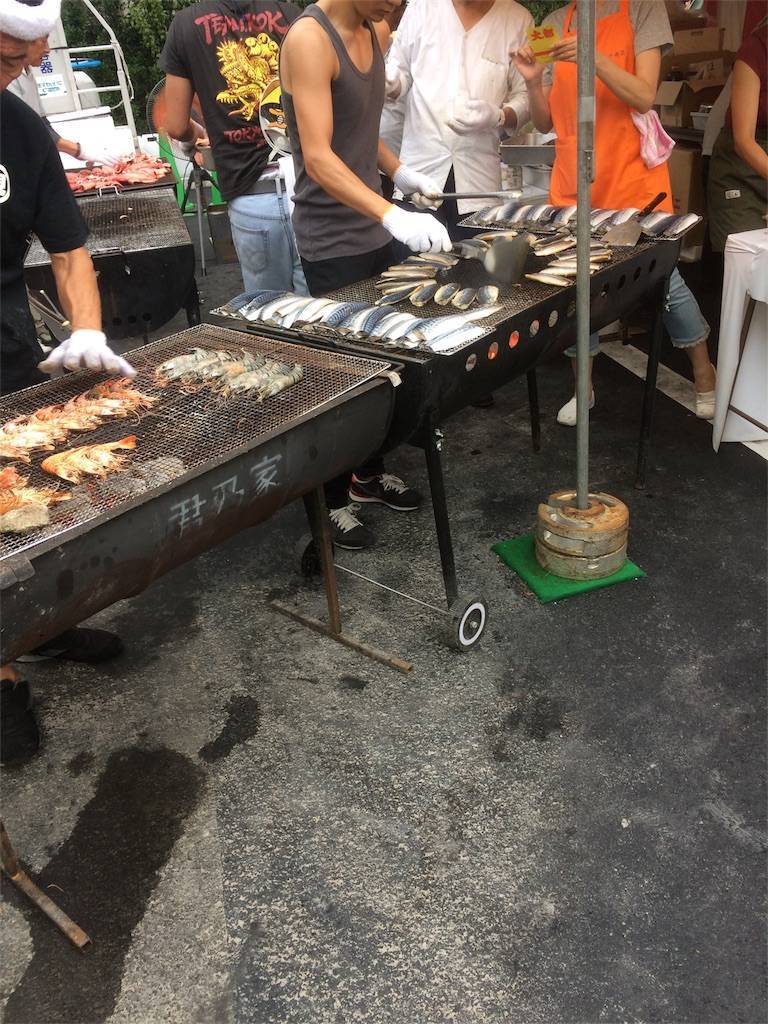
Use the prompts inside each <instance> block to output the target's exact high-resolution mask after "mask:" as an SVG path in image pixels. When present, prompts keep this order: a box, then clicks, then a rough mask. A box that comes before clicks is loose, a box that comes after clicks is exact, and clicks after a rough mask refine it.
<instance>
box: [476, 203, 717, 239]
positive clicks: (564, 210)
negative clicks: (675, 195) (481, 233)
mask: <svg viewBox="0 0 768 1024" xmlns="http://www.w3.org/2000/svg"><path fill="white" fill-rule="evenodd" d="M639 212H640V211H639V209H635V208H634V207H629V208H626V209H624V210H602V209H598V210H593V211H592V215H591V217H590V226H591V228H592V232H593V233H594V234H602V233H603V232H605V231H607V230H608V229H609V228H612V227H615V226H616V225H617V224H623V223H624V222H625V221H628V220H629V219H630V218H631V217H634V216H635V215H636V214H637V213H639ZM701 220H702V218H701V217H700V216H699V215H698V214H695V213H686V214H683V215H680V214H675V213H658V212H657V213H649V214H648V216H647V217H643V219H642V220H641V221H640V228H641V230H642V232H643V234H644V235H647V236H648V237H649V238H671V239H676V238H680V237H681V236H682V235H684V234H685V233H686V232H687V231H690V230H691V228H694V227H696V225H697V224H699V223H700V222H701ZM464 223H466V224H470V223H471V224H472V225H474V226H476V227H491V226H497V227H500V228H504V227H509V228H512V227H518V228H531V229H534V230H537V231H538V230H546V231H550V230H553V229H554V230H557V229H561V228H567V227H573V226H575V224H576V207H575V206H551V205H550V204H548V203H521V202H520V201H519V200H517V199H514V200H512V201H510V202H506V203H499V204H498V205H496V206H489V207H487V208H486V209H484V210H479V211H478V212H477V213H475V214H472V216H471V218H470V219H469V220H468V221H465V222H464Z"/></svg>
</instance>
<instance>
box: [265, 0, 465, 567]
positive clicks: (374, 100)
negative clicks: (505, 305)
mask: <svg viewBox="0 0 768 1024" xmlns="http://www.w3.org/2000/svg"><path fill="white" fill-rule="evenodd" d="M400 3H401V0H319V3H317V4H313V5H312V6H311V7H308V8H307V10H306V11H305V12H304V14H303V16H302V17H301V18H299V19H298V20H297V21H296V22H294V24H293V26H292V27H291V30H290V31H289V33H288V35H287V36H286V38H285V42H284V43H283V47H282V51H281V58H280V77H281V82H282V100H283V110H284V111H285V116H286V121H287V124H288V132H289V134H290V137H291V151H292V153H293V161H294V165H295V168H296V190H295V194H294V204H295V209H294V214H293V227H294V232H295V235H296V241H297V244H298V248H299V254H300V256H301V262H302V265H303V267H304V273H305V276H306V279H307V285H308V287H309V291H310V294H312V295H324V294H325V293H327V292H329V291H333V290H334V289H336V288H341V287H343V286H344V285H347V284H354V283H355V282H356V281H361V280H363V279H364V278H366V277H371V276H373V275H375V274H378V273H379V272H380V271H382V270H384V269H385V268H386V267H388V266H389V265H390V264H391V263H392V261H393V250H392V239H393V238H396V239H398V241H400V242H403V243H404V244H405V245H407V246H408V247H409V248H410V249H412V250H413V251H414V252H430V251H431V252H440V251H444V252H448V251H449V250H450V248H451V240H450V238H449V237H448V232H447V231H446V229H445V228H444V227H443V225H442V224H440V223H439V221H438V220H437V219H436V218H435V217H433V216H432V215H431V214H427V213H417V212H408V211H406V210H402V209H400V208H399V207H397V206H394V205H393V204H392V203H390V202H388V201H387V200H385V199H384V198H383V197H382V194H381V179H380V176H379V170H380V169H381V170H382V171H384V172H385V173H386V174H388V175H389V176H390V177H391V178H392V179H393V180H394V182H395V185H396V186H397V187H398V188H399V189H400V190H401V191H402V192H403V194H404V195H407V196H409V197H410V200H411V202H412V203H414V205H416V206H417V207H419V208H420V209H426V208H427V207H429V206H434V205H435V202H434V201H433V200H431V198H430V197H434V196H436V195H438V194H439V192H440V189H439V188H438V186H437V185H436V184H435V183H434V182H433V181H432V180H431V179H430V178H428V177H427V176H426V175H424V174H419V173H417V172H415V171H412V170H411V169H410V168H408V167H406V166H405V165H404V164H402V163H401V161H400V160H399V159H398V158H397V157H396V156H395V155H394V154H393V153H392V152H391V151H390V150H389V149H388V148H387V147H386V145H385V144H384V143H383V142H382V141H381V140H380V138H379V122H380V120H381V111H382V108H383V106H384V59H383V57H382V54H381V48H380V43H379V34H378V33H379V25H380V23H381V22H382V19H383V18H384V17H385V16H386V15H387V14H391V13H392V12H393V11H395V10H396V9H397V8H398V7H399V6H400ZM381 28H382V31H381V39H382V41H383V40H385V39H386V38H387V36H388V29H387V27H386V26H385V25H382V26H381ZM326 502H327V504H328V508H329V511H330V516H331V523H332V525H333V527H334V542H335V543H336V545H337V546H338V547H342V548H346V549H348V550H358V549H360V548H365V547H368V546H369V545H370V544H372V543H373V535H372V534H371V532H370V531H369V530H368V529H366V527H365V526H363V524H362V523H361V522H360V520H359V519H358V518H357V516H356V515H355V512H356V511H357V508H358V505H357V503H358V502H375V503H378V504H383V505H386V506H388V507H389V508H393V509H396V510H398V511H411V510H413V509H416V508H418V507H419V502H420V499H419V496H418V494H417V493H416V492H415V491H413V490H411V488H409V487H407V486H406V484H404V483H403V481H402V480H400V479H399V477H396V476H393V475H392V474H390V473H385V472H384V463H383V461H382V459H381V457H380V456H376V457H374V458H372V459H370V460H369V461H368V462H367V463H366V465H365V466H362V467H360V468H359V469H358V470H357V471H356V472H355V474H354V475H353V476H352V479H351V480H350V477H349V475H346V476H343V477H339V478H337V479H336V480H333V481H331V482H330V483H329V484H328V485H327V487H326Z"/></svg>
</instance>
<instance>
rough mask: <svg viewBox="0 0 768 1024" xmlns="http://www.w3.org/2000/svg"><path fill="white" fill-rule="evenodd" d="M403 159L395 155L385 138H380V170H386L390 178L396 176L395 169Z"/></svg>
mask: <svg viewBox="0 0 768 1024" xmlns="http://www.w3.org/2000/svg"><path fill="white" fill-rule="evenodd" d="M401 163H402V161H401V160H400V158H399V157H397V156H395V154H394V153H393V152H392V150H391V149H390V148H389V146H388V145H387V144H386V143H385V142H384V140H383V139H379V170H380V171H384V173H385V174H386V175H387V177H388V178H394V176H395V171H396V170H397V168H398V167H399V166H400V164H401Z"/></svg>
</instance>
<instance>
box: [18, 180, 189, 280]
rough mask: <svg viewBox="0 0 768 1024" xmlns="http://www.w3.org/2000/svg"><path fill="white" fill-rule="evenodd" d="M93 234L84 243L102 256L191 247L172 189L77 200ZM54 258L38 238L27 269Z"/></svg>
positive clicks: (27, 259) (28, 260) (28, 255)
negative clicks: (112, 253)
mask: <svg viewBox="0 0 768 1024" xmlns="http://www.w3.org/2000/svg"><path fill="white" fill-rule="evenodd" d="M78 205H79V207H80V210H81V212H82V214H83V217H84V218H85V222H86V224H87V225H88V229H89V231H90V235H89V237H88V241H87V242H86V243H85V245H86V248H87V249H88V251H89V252H90V253H91V255H92V256H98V255H99V253H107V252H114V251H115V250H119V251H120V252H143V251H144V250H147V249H168V248H175V247H177V246H180V245H191V244H192V243H191V241H190V238H189V232H188V231H187V229H186V226H185V224H184V218H183V217H182V215H181V212H180V210H179V207H178V206H177V204H176V195H175V193H174V192H172V191H171V190H170V189H167V188H166V189H144V190H141V191H136V192H127V193H125V194H121V195H103V196H87V197H85V198H83V199H80V200H79V201H78ZM50 262H51V257H50V256H49V255H48V253H47V252H46V251H45V249H44V248H43V247H42V245H41V244H40V241H39V239H37V238H35V239H34V241H33V242H32V245H31V247H30V250H29V252H28V253H27V258H26V260H25V266H27V267H39V266H45V265H46V264H48V263H50Z"/></svg>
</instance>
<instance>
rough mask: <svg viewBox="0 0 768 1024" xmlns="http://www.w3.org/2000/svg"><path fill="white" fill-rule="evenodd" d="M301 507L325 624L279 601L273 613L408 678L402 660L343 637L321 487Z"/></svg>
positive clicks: (326, 514)
mask: <svg viewBox="0 0 768 1024" xmlns="http://www.w3.org/2000/svg"><path fill="white" fill-rule="evenodd" d="M304 507H305V509H306V511H307V519H308V520H309V527H310V529H311V531H312V537H313V540H314V542H315V547H316V548H317V553H318V556H319V558H320V567H321V569H322V573H323V584H324V586H325V599H326V602H327V604H328V622H327V623H326V622H322V621H321V620H320V619H315V618H313V616H311V615H304V614H303V613H302V612H298V611H296V609H295V608H291V607H289V606H288V605H285V604H283V603H282V601H272V602H271V604H272V607H273V608H274V609H275V611H277V612H280V614H281V615H287V616H288V618H290V619H294V620H295V621H296V622H300V623H301V625H302V626H306V627H307V628H308V629H312V630H314V631H315V632H316V633H322V635H323V636H327V637H330V638H331V640H336V642H337V643H340V644H344V646H345V647H349V648H351V649H352V650H353V651H357V652H358V653H359V654H364V655H365V656H366V658H371V660H372V661H378V662H381V664H382V665H387V666H388V667H389V668H394V669H397V671H398V672H402V673H403V674H405V675H407V674H408V673H409V672H410V671H411V670H412V668H413V665H412V664H411V663H410V662H409V661H403V660H402V658H397V657H395V655H393V654H388V653H387V652H386V651H382V650H379V648H378V647H370V646H369V645H368V644H363V643H360V641H359V640H353V639H352V637H350V636H347V635H346V634H345V633H342V631H341V609H340V607H339V588H338V581H337V578H336V565H335V564H334V561H333V543H332V542H331V524H330V520H329V519H328V509H327V508H326V507H325V494H324V492H323V488H322V487H318V489H317V490H315V491H311V492H310V493H309V494H307V495H305V496H304Z"/></svg>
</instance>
